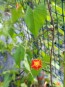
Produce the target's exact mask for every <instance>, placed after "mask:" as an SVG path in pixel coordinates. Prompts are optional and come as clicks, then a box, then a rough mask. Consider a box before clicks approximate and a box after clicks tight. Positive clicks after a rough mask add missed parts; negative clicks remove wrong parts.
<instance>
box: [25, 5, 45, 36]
mask: <svg viewBox="0 0 65 87" xmlns="http://www.w3.org/2000/svg"><path fill="white" fill-rule="evenodd" d="M45 19H46V9H45V6H44V4H39V5H38V6H37V7H36V8H35V9H34V10H32V9H31V8H30V7H28V8H27V11H26V15H25V22H26V24H27V26H28V29H29V30H30V31H31V33H32V34H33V35H34V36H38V33H39V30H40V28H41V27H42V26H43V24H44V21H45Z"/></svg>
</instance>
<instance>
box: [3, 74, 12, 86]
mask: <svg viewBox="0 0 65 87" xmlns="http://www.w3.org/2000/svg"><path fill="white" fill-rule="evenodd" d="M10 81H11V77H10V75H9V74H5V77H4V82H3V87H9V83H10Z"/></svg>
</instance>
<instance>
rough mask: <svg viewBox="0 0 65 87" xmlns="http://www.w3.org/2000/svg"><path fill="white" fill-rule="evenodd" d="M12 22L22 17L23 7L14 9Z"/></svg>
mask: <svg viewBox="0 0 65 87" xmlns="http://www.w3.org/2000/svg"><path fill="white" fill-rule="evenodd" d="M11 13H12V22H16V21H18V19H19V18H20V17H21V15H22V11H21V9H18V10H17V9H12V12H11Z"/></svg>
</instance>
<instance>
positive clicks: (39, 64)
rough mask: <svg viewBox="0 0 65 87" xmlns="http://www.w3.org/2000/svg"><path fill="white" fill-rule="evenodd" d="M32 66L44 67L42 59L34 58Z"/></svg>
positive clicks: (36, 67)
mask: <svg viewBox="0 0 65 87" xmlns="http://www.w3.org/2000/svg"><path fill="white" fill-rule="evenodd" d="M31 67H32V68H33V69H35V70H39V69H40V68H41V67H42V61H41V60H40V59H33V60H32V63H31Z"/></svg>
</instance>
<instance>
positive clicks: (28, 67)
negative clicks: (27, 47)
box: [24, 54, 31, 72]
mask: <svg viewBox="0 0 65 87" xmlns="http://www.w3.org/2000/svg"><path fill="white" fill-rule="evenodd" d="M24 66H25V68H26V69H27V70H28V71H29V72H31V70H30V65H29V63H28V60H27V55H26V54H25V57H24Z"/></svg>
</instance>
